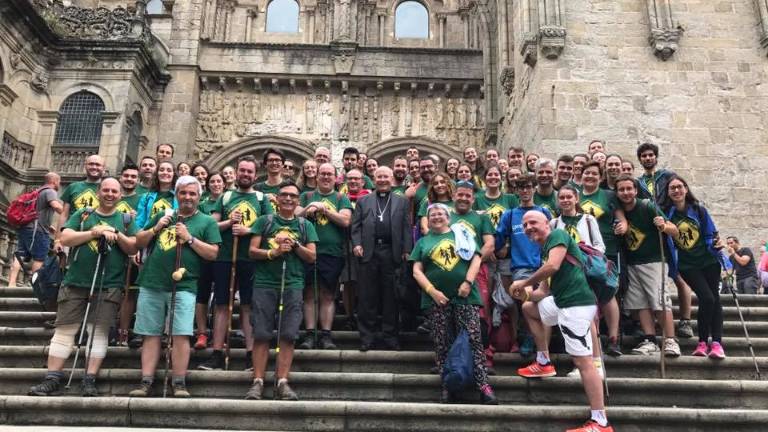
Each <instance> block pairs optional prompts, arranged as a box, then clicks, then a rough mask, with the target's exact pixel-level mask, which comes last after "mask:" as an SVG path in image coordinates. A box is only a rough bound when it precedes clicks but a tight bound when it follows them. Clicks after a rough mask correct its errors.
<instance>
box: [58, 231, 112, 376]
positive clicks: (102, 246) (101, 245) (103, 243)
mask: <svg viewBox="0 0 768 432" xmlns="http://www.w3.org/2000/svg"><path fill="white" fill-rule="evenodd" d="M78 250H79V248H78ZM98 252H99V253H98V254H97V255H96V270H95V271H94V272H93V281H92V282H91V290H90V291H89V292H88V302H87V303H86V305H85V314H84V315H83V324H82V325H81V326H80V336H79V337H78V338H77V349H76V350H75V360H74V361H73V362H72V369H71V370H70V371H69V379H68V380H67V385H66V386H65V387H64V388H66V389H69V387H70V385H71V384H72V377H73V376H74V374H75V369H76V368H77V359H78V357H79V356H80V348H82V346H83V336H84V335H85V327H86V325H87V323H88V314H89V312H90V311H91V301H92V299H93V290H94V289H95V288H96V279H97V278H98V275H99V266H101V278H100V280H99V282H100V284H99V285H100V286H99V294H98V296H97V299H96V302H97V306H96V307H97V308H98V304H99V303H100V300H101V288H102V286H103V285H104V270H105V269H106V268H107V266H106V265H102V262H101V261H102V258H104V256H105V255H106V254H107V252H109V245H108V244H107V240H106V239H105V238H104V237H101V238H100V239H99V242H98ZM75 253H77V252H75ZM97 316H98V313H97ZM93 331H94V333H95V332H96V326H95V324H94V326H93ZM93 336H94V335H89V337H90V340H91V343H90V346H91V347H93ZM88 357H89V358H90V352H89V354H88ZM85 367H86V369H87V368H88V362H87V361H86V363H85Z"/></svg>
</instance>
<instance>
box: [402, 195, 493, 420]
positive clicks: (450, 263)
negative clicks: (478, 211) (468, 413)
mask: <svg viewBox="0 0 768 432" xmlns="http://www.w3.org/2000/svg"><path fill="white" fill-rule="evenodd" d="M427 218H428V219H429V232H428V233H427V234H426V235H425V236H424V237H422V238H420V239H419V241H418V242H416V245H415V246H414V248H413V252H412V253H411V257H410V260H411V261H413V262H414V264H413V277H414V279H415V280H416V282H417V283H418V284H419V286H420V287H421V288H422V289H423V290H424V292H423V294H422V298H421V307H422V309H425V310H426V313H427V317H428V318H427V319H428V320H429V322H430V324H431V325H430V328H431V329H432V341H433V343H434V346H435V357H436V361H437V368H438V371H439V373H440V375H442V372H443V366H444V364H445V359H446V357H447V355H448V350H449V349H450V348H451V345H453V340H454V339H455V338H456V335H458V333H459V332H460V331H461V330H466V332H467V334H468V335H469V340H470V344H471V346H472V359H473V363H474V373H473V376H474V379H475V384H476V386H477V388H478V389H479V390H480V394H481V398H482V402H483V403H484V404H489V405H496V404H498V401H497V399H496V395H495V394H494V393H493V389H492V388H491V386H490V385H489V384H488V374H487V371H486V369H485V354H484V352H483V342H482V340H481V339H482V338H481V332H480V308H481V307H482V300H480V293H479V292H478V290H477V286H476V285H475V278H476V277H477V273H478V271H479V270H480V255H479V254H478V250H479V248H478V247H477V245H476V244H474V245H462V244H460V242H458V241H457V237H456V235H455V234H454V232H453V231H452V230H451V228H450V227H449V222H450V220H451V216H450V210H449V209H448V207H447V206H445V205H444V204H439V203H438V204H432V205H430V206H429V208H428V209H427ZM465 246H467V247H468V249H469V250H467V249H465ZM472 249H474V251H472ZM467 255H469V257H468V256H467ZM454 397H455V395H453V394H451V393H450V392H449V391H448V389H447V388H446V386H445V385H443V392H442V396H441V399H440V400H441V402H444V403H448V402H451V401H453V400H454Z"/></svg>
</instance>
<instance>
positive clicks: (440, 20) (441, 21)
mask: <svg viewBox="0 0 768 432" xmlns="http://www.w3.org/2000/svg"><path fill="white" fill-rule="evenodd" d="M446 19H448V17H447V16H446V15H445V14H444V13H440V14H437V33H438V34H437V40H438V44H439V45H438V46H439V47H440V48H445V21H446Z"/></svg>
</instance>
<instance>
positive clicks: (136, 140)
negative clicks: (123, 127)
mask: <svg viewBox="0 0 768 432" xmlns="http://www.w3.org/2000/svg"><path fill="white" fill-rule="evenodd" d="M143 129H144V123H143V122H142V120H141V112H139V111H136V112H135V113H133V115H132V116H131V118H130V121H129V122H128V147H127V148H126V150H125V161H126V162H132V163H134V164H138V162H139V161H138V159H139V145H140V144H141V132H142V131H143Z"/></svg>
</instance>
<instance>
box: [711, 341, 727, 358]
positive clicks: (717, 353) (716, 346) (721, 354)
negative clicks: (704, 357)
mask: <svg viewBox="0 0 768 432" xmlns="http://www.w3.org/2000/svg"><path fill="white" fill-rule="evenodd" d="M709 358H711V359H715V360H722V359H724V358H725V350H724V349H723V346H722V345H720V342H712V346H711V347H710V348H709Z"/></svg>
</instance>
